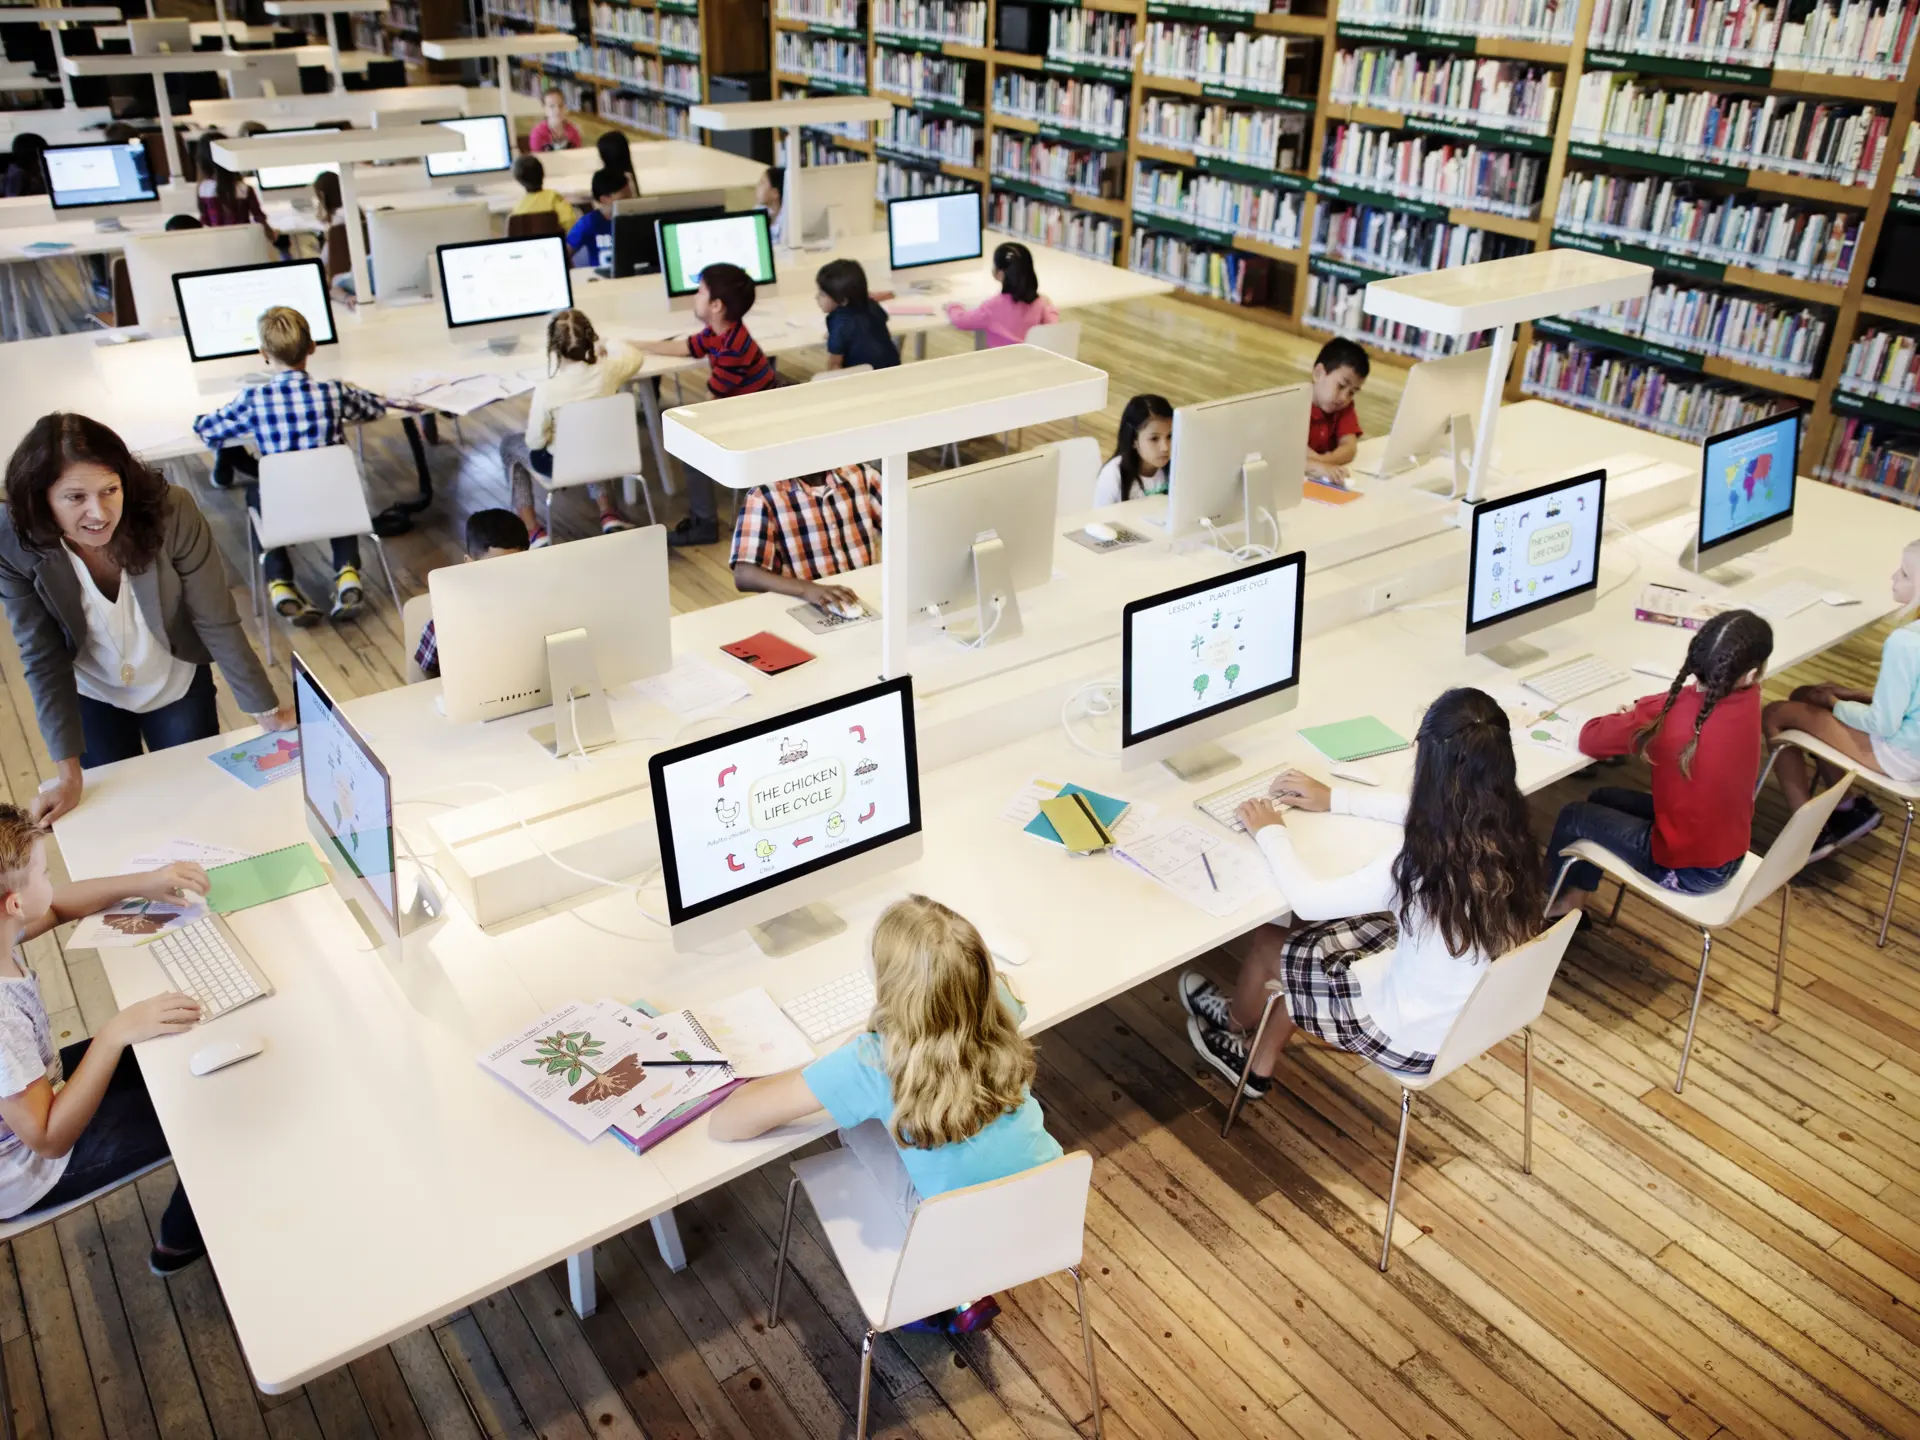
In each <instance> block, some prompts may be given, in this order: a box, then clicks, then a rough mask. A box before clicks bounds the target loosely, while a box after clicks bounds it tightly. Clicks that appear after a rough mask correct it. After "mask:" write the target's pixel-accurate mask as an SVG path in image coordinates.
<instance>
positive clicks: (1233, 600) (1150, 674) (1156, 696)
mask: <svg viewBox="0 0 1920 1440" xmlns="http://www.w3.org/2000/svg"><path fill="white" fill-rule="evenodd" d="M1306 583H1307V557H1306V554H1305V552H1303V551H1295V552H1294V553H1293V554H1291V555H1277V556H1275V557H1274V558H1273V559H1271V560H1263V561H1261V562H1260V563H1259V564H1257V565H1253V566H1250V567H1248V568H1247V569H1245V570H1240V571H1237V572H1235V573H1234V574H1233V575H1231V576H1228V577H1226V578H1223V579H1217V580H1201V581H1197V582H1195V583H1194V584H1191V585H1183V586H1181V587H1180V588H1179V589H1178V590H1169V591H1166V592H1165V593H1164V594H1160V595H1150V596H1148V597H1147V598H1145V599H1144V600H1135V601H1133V602H1132V603H1130V604H1129V605H1128V606H1127V608H1126V611H1125V613H1124V617H1123V620H1122V623H1121V629H1120V647H1121V649H1120V655H1121V660H1120V664H1121V680H1120V743H1121V744H1122V745H1123V746H1127V745H1135V744H1138V743H1139V742H1140V741H1142V740H1151V739H1152V738H1153V737H1154V736H1156V735H1163V734H1165V733H1167V732H1168V731H1170V730H1173V729H1176V728H1177V727H1179V726H1182V725H1188V724H1191V723H1192V722H1193V721H1195V720H1199V719H1202V718H1204V717H1207V716H1212V715H1217V714H1219V713H1220V712H1222V711H1224V710H1231V709H1233V708H1234V707H1235V706H1238V705H1246V704H1248V703H1250V702H1252V701H1255V700H1260V699H1263V698H1265V697H1266V696H1268V695H1272V694H1274V693H1275V692H1277V691H1280V690H1284V689H1286V688H1287V687H1288V686H1290V685H1297V684H1299V682H1300V637H1301V634H1302V630H1301V621H1302V616H1303V613H1304V609H1305V607H1304V606H1303V604H1302V598H1303V597H1304V595H1305V593H1306Z"/></svg>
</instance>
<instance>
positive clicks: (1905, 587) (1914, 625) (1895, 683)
mask: <svg viewBox="0 0 1920 1440" xmlns="http://www.w3.org/2000/svg"><path fill="white" fill-rule="evenodd" d="M1892 589H1893V602H1894V604H1896V605H1899V606H1901V607H1903V608H1906V609H1909V610H1910V609H1911V607H1912V606H1913V604H1914V602H1915V601H1916V600H1920V540H1914V541H1911V542H1909V543H1908V545H1907V547H1906V549H1905V550H1903V551H1902V552H1901V554H1900V567H1899V569H1897V570H1895V571H1894V572H1893V585H1892ZM1762 720H1763V723H1764V724H1765V726H1766V734H1767V742H1768V743H1769V744H1771V743H1772V742H1773V741H1774V740H1776V739H1778V738H1779V736H1780V734H1781V733H1782V732H1783V731H1787V730H1798V731H1800V732H1802V733H1803V734H1806V735H1811V736H1813V737H1814V738H1815V739H1816V740H1824V741H1826V743H1827V744H1829V745H1831V746H1832V747H1833V748H1834V749H1836V750H1838V751H1840V752H1841V753H1842V754H1843V755H1846V756H1847V757H1848V758H1850V759H1851V760H1852V761H1853V762H1854V763H1855V764H1856V765H1858V766H1860V767H1861V768H1862V769H1863V770H1870V771H1873V772H1875V773H1877V774H1881V775H1885V776H1888V777H1890V778H1891V779H1894V780H1901V781H1908V782H1912V781H1920V622H1913V621H1909V623H1907V624H1905V625H1902V626H1900V627H1899V628H1898V629H1896V630H1894V631H1893V632H1892V633H1891V634H1889V635H1888V636H1887V639H1886V644H1884V645H1883V646H1882V647H1881V649H1880V674H1879V675H1878V677H1876V678H1875V680H1874V682H1873V689H1872V690H1856V689H1853V688H1852V687H1850V686H1846V685H1839V684H1835V683H1834V682H1832V681H1826V682H1823V683H1822V684H1819V685H1802V686H1801V687H1800V688H1799V689H1797V690H1795V691H1794V692H1793V694H1792V696H1790V697H1789V698H1788V699H1785V700H1776V701H1774V702H1773V703H1772V704H1771V705H1769V706H1767V708H1766V711H1765V714H1764V715H1763V716H1762ZM1815 770H1816V772H1817V776H1818V780H1819V783H1820V786H1821V788H1822V789H1824V788H1825V787H1826V786H1828V785H1831V784H1833V783H1834V782H1835V781H1836V780H1838V779H1839V778H1840V775H1839V772H1838V771H1837V770H1835V769H1834V768H1833V767H1832V766H1830V765H1827V764H1825V763H1824V762H1822V763H1821V764H1819V765H1818V766H1816V767H1815ZM1774 773H1775V774H1777V775H1778V776H1779V777H1780V789H1781V790H1782V791H1783V792H1784V793H1785V794H1786V797H1787V804H1789V805H1790V806H1792V807H1793V808H1794V809H1795V810H1798V809H1799V808H1800V807H1801V806H1802V805H1804V804H1806V803H1807V800H1808V798H1809V797H1810V796H1811V795H1812V793H1813V788H1812V787H1813V781H1812V779H1810V778H1809V776H1808V773H1807V758H1806V756H1804V755H1803V754H1802V753H1801V752H1800V751H1798V750H1793V749H1787V750H1783V751H1781V753H1780V758H1779V760H1778V761H1776V762H1775V764H1774ZM1879 824H1880V810H1879V807H1878V806H1876V805H1875V804H1874V803H1873V801H1871V800H1869V799H1868V798H1867V797H1866V796H1864V795H1848V796H1847V797H1846V798H1845V799H1844V800H1842V801H1841V802H1840V806H1839V808H1838V809H1836V810H1835V811H1834V812H1833V818H1832V819H1830V820H1828V821H1827V823H1826V826H1825V827H1824V828H1823V829H1822V830H1821V831H1820V837H1819V839H1818V840H1817V841H1816V842H1815V844H1814V847H1813V855H1812V857H1811V858H1812V859H1813V860H1824V859H1826V858H1827V856H1829V855H1831V854H1832V853H1833V852H1834V851H1835V850H1838V849H1839V848H1840V847H1841V846H1842V845H1850V844H1852V843H1853V842H1854V841H1855V840H1858V839H1860V838H1861V837H1862V836H1864V835H1867V834H1870V833H1871V832H1872V831H1873V830H1874V829H1875V827H1877V826H1878V825H1879Z"/></svg>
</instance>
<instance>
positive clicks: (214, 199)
mask: <svg viewBox="0 0 1920 1440" xmlns="http://www.w3.org/2000/svg"><path fill="white" fill-rule="evenodd" d="M225 138H226V137H225V136H223V135H222V134H221V133H220V132H219V131H218V130H209V131H208V132H207V133H206V134H204V135H202V136H201V137H200V139H199V141H198V142H197V143H196V144H195V146H194V156H193V161H194V168H195V169H196V170H197V171H198V172H199V174H200V187H199V192H198V196H197V198H198V200H199V202H200V223H201V224H202V225H209V226H224V225H258V226H259V227H260V228H261V229H263V230H265V231H266V232H267V239H268V241H269V242H274V241H276V240H277V239H278V237H277V236H276V235H275V234H274V231H273V227H272V226H271V225H269V224H267V216H266V212H265V211H264V210H262V209H261V208H260V196H259V195H258V194H257V193H256V192H255V190H254V188H253V186H251V185H249V184H248V183H247V182H246V181H245V180H244V179H242V178H241V177H240V176H238V175H236V174H234V173H233V171H231V170H229V169H227V167H226V166H224V165H222V164H221V163H220V162H219V161H218V160H216V159H215V158H214V155H213V147H214V144H215V142H217V141H220V140H223V139H225Z"/></svg>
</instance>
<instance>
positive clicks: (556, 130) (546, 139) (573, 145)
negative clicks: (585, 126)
mask: <svg viewBox="0 0 1920 1440" xmlns="http://www.w3.org/2000/svg"><path fill="white" fill-rule="evenodd" d="M579 148H580V127H579V126H577V125H575V124H574V123H573V122H572V121H571V120H569V119H568V118H567V97H566V96H565V95H562V94H561V93H560V92H559V91H558V90H545V91H542V92H541V95H540V119H539V120H538V121H536V122H535V124H534V127H533V130H532V132H531V133H530V134H529V135H528V136H527V153H528V154H529V155H538V154H540V153H541V152H542V151H546V150H577V149H579Z"/></svg>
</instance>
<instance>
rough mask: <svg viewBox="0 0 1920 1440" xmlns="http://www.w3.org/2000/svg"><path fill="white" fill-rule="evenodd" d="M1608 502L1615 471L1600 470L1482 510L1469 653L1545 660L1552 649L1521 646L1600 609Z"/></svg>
mask: <svg viewBox="0 0 1920 1440" xmlns="http://www.w3.org/2000/svg"><path fill="white" fill-rule="evenodd" d="M1606 503H1607V472H1606V471H1604V470H1593V471H1589V472H1588V473H1587V474H1585V475H1576V476H1574V477H1573V478H1572V479H1570V480H1556V481H1554V482H1553V483H1552V484H1551V485H1542V486H1540V487H1539V488H1538V489H1536V490H1528V491H1525V492H1523V493H1522V494H1519V495H1510V496H1507V497H1506V498H1505V499H1501V500H1488V501H1486V502H1484V503H1482V504H1480V505H1477V506H1475V507H1474V509H1473V541H1472V548H1471V549H1470V550H1469V551H1468V558H1467V654H1469V655H1483V654H1491V656H1492V658H1493V659H1494V660H1495V661H1497V662H1498V663H1500V664H1502V665H1506V666H1508V667H1514V666H1519V665H1529V664H1534V663H1537V662H1538V661H1540V660H1541V659H1544V658H1545V652H1543V651H1541V650H1540V649H1539V648H1538V647H1536V646H1532V645H1517V644H1515V643H1514V642H1516V641H1518V640H1520V639H1521V638H1522V637H1524V636H1527V635H1531V634H1532V633H1533V632H1534V631H1536V630H1544V629H1545V628H1546V627H1547V626H1549V625H1552V624H1555V623H1557V622H1559V621H1561V620H1571V619H1572V618H1573V617H1574V616H1576V615H1584V614H1586V613H1587V612H1588V611H1590V610H1592V609H1593V607H1594V605H1595V604H1596V603H1597V602H1598V600H1599V595H1600V532H1601V528H1602V526H1603V524H1604V522H1605V519H1606V514H1605V511H1606Z"/></svg>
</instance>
